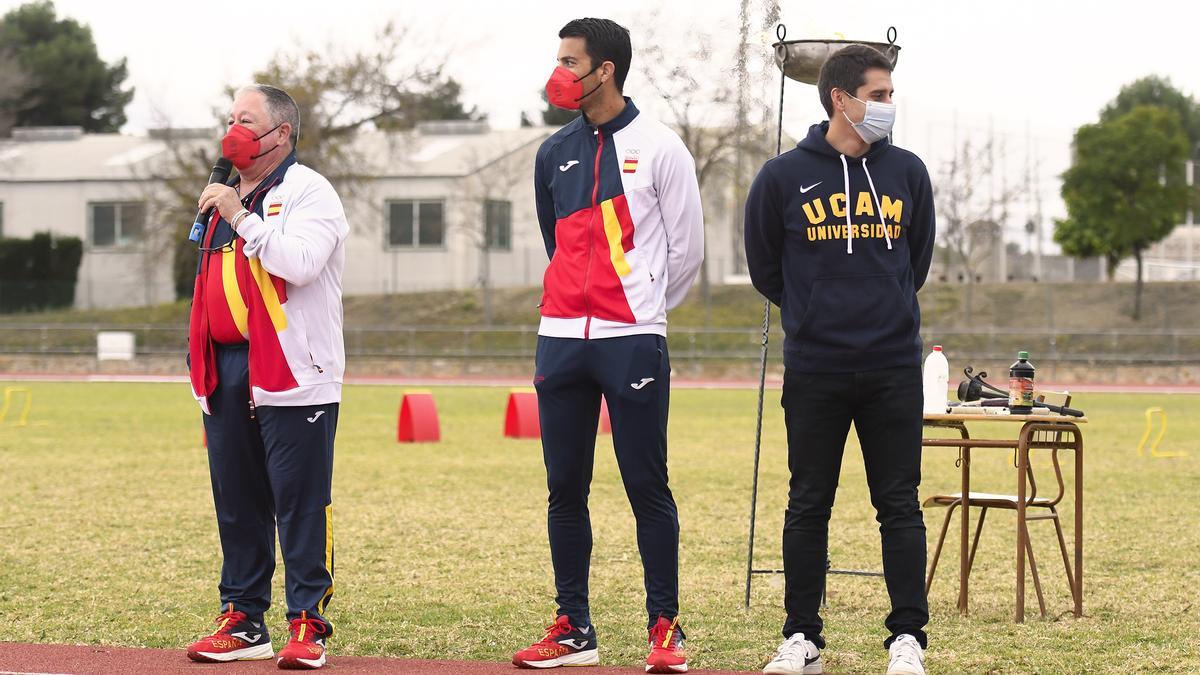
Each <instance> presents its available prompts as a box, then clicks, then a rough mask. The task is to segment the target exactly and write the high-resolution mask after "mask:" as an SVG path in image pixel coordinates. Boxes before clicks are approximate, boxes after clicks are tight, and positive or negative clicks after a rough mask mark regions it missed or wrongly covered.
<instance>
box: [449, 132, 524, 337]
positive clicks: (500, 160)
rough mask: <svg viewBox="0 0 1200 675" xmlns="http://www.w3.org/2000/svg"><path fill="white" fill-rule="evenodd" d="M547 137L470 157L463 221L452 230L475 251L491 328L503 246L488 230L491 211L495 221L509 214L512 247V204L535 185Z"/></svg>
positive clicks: (497, 234) (478, 279)
mask: <svg viewBox="0 0 1200 675" xmlns="http://www.w3.org/2000/svg"><path fill="white" fill-rule="evenodd" d="M544 138H545V136H537V137H535V138H534V139H532V140H529V141H525V142H523V143H521V144H519V145H516V146H510V147H503V148H501V147H492V148H488V149H487V150H484V149H483V148H482V147H480V146H476V147H474V148H472V149H471V150H470V151H469V152H468V153H467V156H468V163H469V166H470V167H471V168H470V170H469V171H470V173H469V175H468V176H467V177H466V178H465V179H464V181H463V192H462V199H461V201H460V202H459V209H458V211H459V217H458V218H456V219H455V220H456V221H457V223H456V224H455V225H453V226H452V229H455V230H457V231H458V232H460V233H462V234H463V235H464V236H466V237H467V239H468V240H469V241H470V242H471V244H472V246H473V247H474V248H475V252H476V255H477V257H478V261H479V262H478V265H477V276H476V284H478V286H479V288H480V291H481V293H482V295H483V322H484V324H486V325H489V326H490V325H491V324H492V321H493V319H494V316H493V307H494V302H493V298H492V252H493V251H494V250H495V249H496V248H497V246H498V245H500V244H501V242H500V241H499V239H500V238H501V236H500V235H501V234H502V233H500V232H494V231H492V230H490V229H489V228H488V221H489V212H488V211H489V209H493V210H494V213H493V214H492V216H493V217H496V218H498V219H500V220H502V219H503V216H504V212H505V210H507V215H508V222H509V230H508V233H507V236H508V238H509V244H510V245H511V243H512V235H513V233H512V203H513V196H514V192H515V190H516V188H517V186H518V185H521V184H524V183H531V182H532V181H533V151H535V150H536V148H537V144H539V143H541V142H542V140H543V139H544Z"/></svg>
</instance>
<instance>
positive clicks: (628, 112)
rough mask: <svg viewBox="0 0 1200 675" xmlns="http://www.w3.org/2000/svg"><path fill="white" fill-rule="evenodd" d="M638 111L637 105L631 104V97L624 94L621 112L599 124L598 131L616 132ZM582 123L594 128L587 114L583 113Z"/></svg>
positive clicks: (625, 125) (636, 114)
mask: <svg viewBox="0 0 1200 675" xmlns="http://www.w3.org/2000/svg"><path fill="white" fill-rule="evenodd" d="M639 112H640V111H639V110H638V108H637V106H636V105H634V104H633V99H631V98H629V97H628V96H626V97H625V108H624V109H623V110H621V112H620V113H618V114H617V116H616V117H614V118H612V119H611V120H609V121H607V122H605V123H604V124H601V125H600V126H599V129H600V132H601V133H603V134H606V135H609V136H611V135H613V134H615V133H617V132H618V131H620V130H622V129H624V128H625V127H627V126H629V123H630V122H632V121H633V119H634V118H635V117H637V116H638V113H639ZM583 123H584V124H586V125H588V126H590V127H592V128H596V125H595V124H592V123H591V122H589V121H588V118H587V115H583Z"/></svg>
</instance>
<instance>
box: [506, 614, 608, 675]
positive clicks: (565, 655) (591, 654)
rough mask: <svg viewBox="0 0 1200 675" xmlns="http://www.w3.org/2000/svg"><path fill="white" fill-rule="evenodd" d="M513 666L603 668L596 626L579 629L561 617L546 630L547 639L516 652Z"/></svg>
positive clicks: (564, 617) (567, 619)
mask: <svg viewBox="0 0 1200 675" xmlns="http://www.w3.org/2000/svg"><path fill="white" fill-rule="evenodd" d="M512 662H513V665H514V666H516V667H518V668H557V667H559V666H597V665H600V653H599V651H598V650H597V648H596V629H595V628H594V627H593V626H584V627H582V628H576V627H575V626H572V625H571V620H570V619H569V618H567V617H566V616H559V617H558V619H556V620H555V621H554V623H553V624H551V625H550V626H547V627H546V637H544V638H542V640H541V641H540V642H535V643H533V644H532V645H530V646H529V647H526V648H525V649H522V650H521V651H519V652H517V653H516V654H515V655H513V659H512Z"/></svg>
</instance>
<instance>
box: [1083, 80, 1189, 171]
mask: <svg viewBox="0 0 1200 675" xmlns="http://www.w3.org/2000/svg"><path fill="white" fill-rule="evenodd" d="M1141 105H1149V106H1154V107H1156V108H1166V109H1168V110H1174V111H1175V113H1176V114H1177V115H1179V122H1180V125H1181V126H1182V127H1183V133H1185V134H1187V138H1188V145H1189V146H1190V147H1191V148H1192V152H1195V151H1196V147H1197V144H1200V105H1197V104H1196V101H1195V100H1194V99H1193V98H1192V97H1191V96H1188V95H1187V94H1185V93H1183V92H1182V91H1180V90H1178V89H1176V88H1175V87H1174V86H1173V85H1172V84H1171V80H1170V79H1169V78H1165V77H1159V76H1157V75H1150V76H1148V77H1143V78H1142V79H1140V80H1135V81H1134V82H1131V83H1129V84H1127V85H1125V86H1124V87H1121V93H1119V94H1117V97H1116V98H1115V99H1113V100H1112V101H1111V102H1110V103H1109V104H1108V105H1106V106H1104V110H1102V111H1100V121H1101V122H1108V121H1111V120H1114V119H1116V118H1118V117H1120V116H1122V115H1124V114H1126V113H1129V112H1132V111H1133V109H1134V108H1136V107H1138V106H1141Z"/></svg>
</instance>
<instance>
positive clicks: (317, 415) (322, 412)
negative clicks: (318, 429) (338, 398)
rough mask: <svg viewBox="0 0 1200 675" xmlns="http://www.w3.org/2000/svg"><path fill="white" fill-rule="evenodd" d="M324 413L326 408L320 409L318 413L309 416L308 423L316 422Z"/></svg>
mask: <svg viewBox="0 0 1200 675" xmlns="http://www.w3.org/2000/svg"><path fill="white" fill-rule="evenodd" d="M324 414H325V411H324V410H318V411H317V414H316V415H313V416H312V417H309V418H308V423H309V424H312V423H313V422H316V421H317V418H318V417H320V416H321V415H324Z"/></svg>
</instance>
